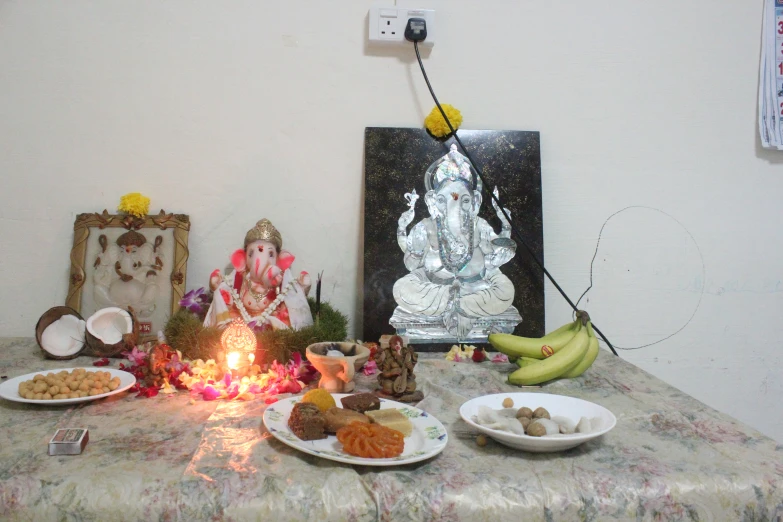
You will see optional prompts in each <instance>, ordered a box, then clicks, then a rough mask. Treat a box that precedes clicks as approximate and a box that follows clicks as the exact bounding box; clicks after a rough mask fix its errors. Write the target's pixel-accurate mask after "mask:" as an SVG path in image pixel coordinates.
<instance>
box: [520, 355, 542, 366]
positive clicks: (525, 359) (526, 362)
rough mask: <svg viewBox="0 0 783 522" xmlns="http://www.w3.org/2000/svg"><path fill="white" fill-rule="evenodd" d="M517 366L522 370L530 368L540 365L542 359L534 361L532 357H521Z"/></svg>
mask: <svg viewBox="0 0 783 522" xmlns="http://www.w3.org/2000/svg"><path fill="white" fill-rule="evenodd" d="M514 362H516V363H517V366H519V367H520V368H524V367H525V366H530V365H531V364H535V363H539V362H541V360H540V359H533V358H532V357H520V358H519V359H517V360H516V361H514Z"/></svg>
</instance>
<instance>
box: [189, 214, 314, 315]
mask: <svg viewBox="0 0 783 522" xmlns="http://www.w3.org/2000/svg"><path fill="white" fill-rule="evenodd" d="M244 245H245V246H244V248H241V249H238V250H236V251H235V252H234V253H233V254H232V255H231V265H232V267H233V269H232V270H230V271H229V273H228V274H226V275H222V274H221V273H220V270H215V271H214V272H212V274H211V275H210V278H209V286H210V289H211V290H212V291H213V293H214V294H213V295H214V297H213V299H212V304H211V305H210V307H209V310H208V311H207V315H206V318H205V319H204V326H219V327H222V326H225V325H227V324H228V323H229V322H231V321H232V320H233V319H235V318H241V319H243V320H244V321H245V323H246V324H248V325H249V326H250V327H253V328H256V329H274V330H281V329H286V328H293V329H299V328H303V327H305V326H310V325H312V324H313V316H312V314H311V313H310V305H309V304H308V302H307V294H308V293H309V292H310V286H311V280H310V275H309V274H308V273H307V272H301V273H300V274H299V275H298V276H296V277H295V276H294V274H293V272H292V270H291V265H292V264H293V262H294V256H293V255H292V254H291V253H290V252H288V251H286V250H283V237H282V236H281V235H280V232H279V231H278V230H277V229H276V228H275V226H274V225H273V224H272V222H271V221H269V220H268V219H262V220H261V221H259V222H258V223H256V225H255V226H254V227H253V228H251V229H250V230H249V231H248V232H247V234H246V235H245V243H244Z"/></svg>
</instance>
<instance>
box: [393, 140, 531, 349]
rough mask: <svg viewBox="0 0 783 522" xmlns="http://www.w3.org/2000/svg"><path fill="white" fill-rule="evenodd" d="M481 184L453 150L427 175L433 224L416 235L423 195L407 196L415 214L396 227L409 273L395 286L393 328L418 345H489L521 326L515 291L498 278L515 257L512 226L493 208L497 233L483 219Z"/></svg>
mask: <svg viewBox="0 0 783 522" xmlns="http://www.w3.org/2000/svg"><path fill="white" fill-rule="evenodd" d="M475 178H476V177H475V171H474V170H473V167H472V165H470V163H469V162H468V160H467V158H465V157H464V156H463V155H462V154H460V153H459V152H458V151H457V148H456V145H452V146H451V149H450V151H449V153H448V154H446V155H445V156H443V157H442V158H440V159H439V160H437V161H435V162H434V163H433V164H432V165H430V167H429V168H428V169H427V172H426V173H425V175H424V184H425V188H426V189H427V192H426V194H425V195H424V201H425V203H426V204H427V210H428V211H429V217H426V218H424V219H422V220H421V221H419V222H418V223H416V224H415V225H414V226H413V228H411V230H410V233H408V232H407V228H408V225H410V223H411V222H413V218H414V212H415V210H414V209H415V204H416V200H417V199H418V197H419V196H418V195H417V194H416V191H415V190H414V191H412V192H411V193H408V194H405V197H406V199H407V200H408V206H409V209H408V210H407V211H405V212H404V213H403V214H402V215H401V216H400V218H399V220H398V228H397V243H398V245H399V247H400V248H401V249H402V251H403V253H404V263H405V267H406V268H407V269H408V271H409V273H408V274H407V275H405V276H404V277H402V278H400V279H399V280H397V282H396V283H395V284H394V289H393V293H394V299H395V301H396V302H397V308H396V309H395V310H394V314H393V315H392V317H391V320H390V321H389V322H390V324H391V325H392V326H394V327H395V329H396V330H397V333H398V334H399V335H405V336H407V337H408V339H409V342H410V343H412V344H416V343H446V342H448V343H455V342H456V343H461V342H486V341H487V336H488V335H489V334H491V333H512V332H513V331H514V328H515V327H516V325H517V324H519V322H520V321H521V320H522V317H521V316H520V315H519V312H518V311H517V309H516V308H515V307H514V306H512V302H513V301H514V285H513V283H512V282H511V280H510V279H509V278H508V277H507V276H506V275H504V274H503V273H502V272H501V271H500V267H501V266H502V265H503V264H505V263H507V262H508V261H509V260H511V259H512V258H513V257H514V254H515V252H516V243H514V241H513V240H512V239H511V225H510V224H509V222H508V220H507V219H506V218H505V216H504V215H503V213H502V212H501V211H500V208H499V207H497V205H495V203H494V201H493V208H494V210H495V213H496V214H497V216H498V218H499V219H500V222H501V225H502V230H501V232H500V233H499V234H498V233H496V232H495V231H494V230H493V229H492V227H491V226H490V225H489V223H487V221H486V220H485V219H483V218H480V217H479V216H478V214H479V210H480V208H481V200H482V198H481V189H482V186H481V180H480V179H478V180H476V183H477V186H476V189H475V190H474V189H473V180H474V179H475ZM495 191H496V192H495V194H497V189H495ZM506 212H508V210H506Z"/></svg>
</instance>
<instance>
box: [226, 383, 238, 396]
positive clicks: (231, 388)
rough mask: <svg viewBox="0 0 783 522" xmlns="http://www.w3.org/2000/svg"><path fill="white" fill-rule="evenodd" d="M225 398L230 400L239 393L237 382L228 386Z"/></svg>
mask: <svg viewBox="0 0 783 522" xmlns="http://www.w3.org/2000/svg"><path fill="white" fill-rule="evenodd" d="M226 393H227V395H226V399H228V400H231V399H233V398H235V397H236V396H237V395H239V384H237V383H233V384H232V385H231V386H229V387H228V389H227V390H226Z"/></svg>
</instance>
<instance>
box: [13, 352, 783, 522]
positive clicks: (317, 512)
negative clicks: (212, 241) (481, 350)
mask: <svg viewBox="0 0 783 522" xmlns="http://www.w3.org/2000/svg"><path fill="white" fill-rule="evenodd" d="M0 353H2V356H0V375H2V376H8V377H9V378H11V377H15V376H17V375H21V374H24V373H29V372H33V371H36V372H37V371H45V370H50V369H55V368H59V367H73V366H87V365H90V364H91V363H92V361H93V359H90V358H87V357H80V358H78V359H75V360H72V361H65V362H63V361H48V360H44V359H43V358H42V357H41V355H40V351H39V350H38V349H37V347H36V346H35V343H34V341H33V340H32V339H4V340H1V341H0ZM117 362H118V361H115V362H113V364H112V366H114V367H116V366H117ZM510 369H511V366H510V365H508V364H503V363H491V362H484V363H480V364H479V363H472V362H467V363H465V362H461V363H454V362H448V361H446V360H444V359H443V357H442V355H433V354H422V355H421V356H420V359H419V364H418V365H417V367H416V370H417V381H418V383H419V386H420V387H421V388H422V389H423V391H424V395H425V398H424V400H423V401H422V402H421V403H419V405H418V406H419V407H420V408H422V409H424V410H426V411H427V412H429V413H431V414H432V415H435V416H436V417H437V418H438V419H440V420H441V422H442V423H443V424H444V425H445V426H446V428H447V430H448V431H449V437H450V438H449V443H448V445H447V447H446V449H445V450H444V451H443V453H442V454H440V455H439V456H437V457H435V458H433V459H431V460H429V461H425V462H421V463H417V464H410V465H406V466H400V467H395V468H371V467H352V466H350V465H346V464H339V463H335V462H331V461H327V460H323V459H320V458H318V457H314V456H310V455H306V454H304V453H301V452H298V451H296V450H294V449H292V448H289V447H288V446H285V445H283V444H282V443H280V442H278V441H277V440H275V439H273V438H272V437H271V436H270V435H269V433H267V432H266V430H265V429H264V427H263V424H262V421H261V417H262V414H263V412H264V409H265V408H266V404H264V402H263V401H260V400H257V401H251V402H220V401H212V402H204V401H201V400H198V401H195V402H194V401H191V398H190V396H189V395H188V394H187V392H180V393H178V394H174V395H168V396H167V395H162V394H161V395H158V396H157V397H154V398H149V399H147V398H136V397H135V396H134V395H132V394H129V393H123V394H120V395H117V396H113V397H110V398H108V399H103V400H98V401H93V402H90V403H83V404H78V405H72V406H59V407H58V406H51V405H45V404H41V405H28V404H21V403H14V402H8V401H0V519H2V520H30V521H44V520H96V521H102V520H114V521H120V520H275V519H279V520H286V521H288V520H319V521H323V520H470V521H473V520H487V521H498V520H515V521H517V520H527V521H533V520H547V521H548V520H608V519H619V520H700V521H705V520H754V521H760V520H778V519H779V517H781V516H782V515H783V446H779V445H777V444H776V443H775V442H774V441H773V440H771V439H769V438H768V437H765V436H763V435H762V434H760V433H759V432H757V431H756V430H754V429H751V428H749V427H748V426H745V425H743V424H741V423H739V422H737V421H735V420H733V419H731V418H730V417H728V416H726V415H723V414H721V413H719V412H717V411H715V410H713V409H711V408H709V407H707V406H705V405H704V404H702V403H700V402H698V401H696V400H695V399H693V398H691V397H689V396H687V395H685V394H684V393H682V392H680V391H678V390H676V389H674V388H672V387H670V386H668V385H666V384H664V383H663V382H661V381H660V380H658V379H656V378H655V377H652V376H651V375H649V374H647V373H645V372H644V371H642V370H640V369H638V368H636V367H635V366H633V365H631V364H629V363H627V362H625V361H623V360H622V359H621V358H617V357H614V356H612V355H610V354H608V353H606V352H602V353H601V355H600V357H599V358H598V360H597V361H596V363H595V365H594V366H593V368H591V369H590V370H589V371H588V372H587V373H586V374H585V375H584V376H582V377H580V378H578V379H574V380H568V381H560V382H555V383H552V384H549V385H547V386H545V387H543V388H541V389H540V390H538V391H541V392H545V393H556V394H561V395H570V396H574V397H580V398H583V399H586V400H589V401H592V402H595V403H598V404H601V405H603V406H605V407H606V408H608V409H610V410H611V411H612V412H614V414H615V415H616V416H617V419H618V422H617V426H616V428H615V429H614V430H612V431H611V432H610V433H608V434H607V435H604V436H603V437H600V438H599V439H596V440H594V441H591V442H588V443H586V444H584V445H582V446H580V447H578V448H575V449H573V450H570V451H567V452H564V453H557V454H548V455H534V454H529V453H524V452H518V451H513V450H510V449H508V448H506V447H504V446H500V445H498V444H496V443H494V442H492V441H490V442H489V444H488V445H487V446H485V447H479V446H477V445H476V443H475V435H476V434H475V433H473V432H472V431H471V430H470V429H469V427H468V426H467V425H466V424H465V423H464V422H463V421H462V420H461V419H460V418H459V414H458V409H459V406H460V405H461V404H462V403H463V402H464V401H465V400H467V399H470V398H473V397H477V396H480V395H485V394H489V393H499V392H505V391H516V390H518V388H513V387H510V386H508V385H506V384H505V382H504V381H505V376H506V375H507V373H508V371H509V370H510ZM372 384H373V381H372V378H370V377H365V376H360V377H359V379H358V387H359V389H369V388H370V387H371V386H372ZM525 391H530V390H529V389H526V390H525ZM533 391H536V390H533ZM68 427H77V428H79V427H86V428H88V429H89V430H90V442H89V444H88V445H87V447H86V449H85V451H84V453H82V454H81V455H78V456H56V457H50V456H48V455H47V444H48V441H49V439H50V438H51V436H52V434H53V433H54V431H55V430H56V429H57V428H68Z"/></svg>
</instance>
